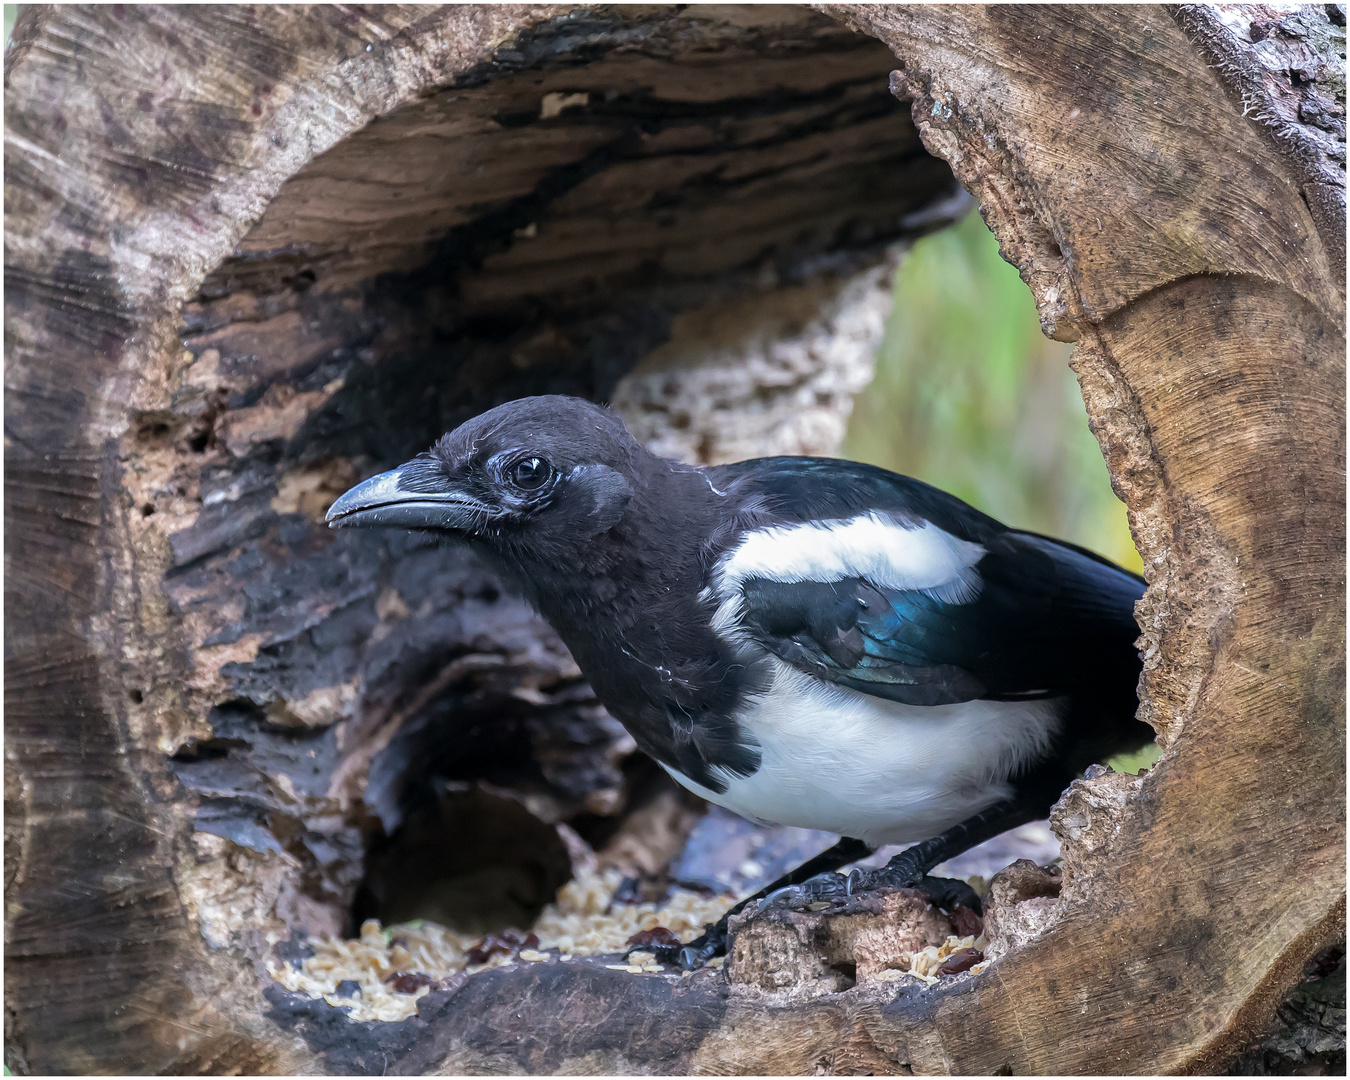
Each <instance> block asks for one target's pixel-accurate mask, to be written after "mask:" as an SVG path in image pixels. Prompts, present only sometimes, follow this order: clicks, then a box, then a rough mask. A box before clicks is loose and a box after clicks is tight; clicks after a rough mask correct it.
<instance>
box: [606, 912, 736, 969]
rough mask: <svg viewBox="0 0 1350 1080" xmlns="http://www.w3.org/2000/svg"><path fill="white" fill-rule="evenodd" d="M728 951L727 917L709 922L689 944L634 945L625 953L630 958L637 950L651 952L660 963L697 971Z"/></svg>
mask: <svg viewBox="0 0 1350 1080" xmlns="http://www.w3.org/2000/svg"><path fill="white" fill-rule="evenodd" d="M726 951H727V921H726V919H725V918H723V919H720V920H719V921H717V922H715V923H709V924H708V925H707V926H705V927H704V928H703V933H701V934H700V935H699V936H698V937H696V938H694V940H693V941H691V942H689V943H688V944H671V945H663V944H652V945H634V946H633V947H632V948H630V949H628V950H627V951H626V952H625V953H624V954H623V955H624V959H625V960H626V959H628V957H629V956H630V955H632V954H633V953H635V952H649V953H651V954H652V955H653V956H655V957H656V962H657V963H658V964H664V965H670V966H672V967H678V968H679V969H680V970H681V971H697V970H698V969H699V968H701V967H705V966H707V964H708V962H709V961H710V960H712V959H713V958H714V957H718V956H723V955H725V954H726Z"/></svg>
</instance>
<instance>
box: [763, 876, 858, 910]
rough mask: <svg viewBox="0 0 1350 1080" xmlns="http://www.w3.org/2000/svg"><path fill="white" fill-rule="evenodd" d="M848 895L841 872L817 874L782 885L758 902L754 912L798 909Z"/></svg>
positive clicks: (841, 898)
mask: <svg viewBox="0 0 1350 1080" xmlns="http://www.w3.org/2000/svg"><path fill="white" fill-rule="evenodd" d="M847 896H848V891H847V888H846V883H845V881H844V875H843V874H817V875H816V876H815V877H813V878H807V879H806V880H805V881H803V882H802V883H801V884H800V885H784V886H783V888H781V889H775V890H774V891H773V892H771V893H769V895H768V896H766V897H765V898H764V899H763V900H761V901H760V902H759V907H758V908H756V909H755V911H756V914H763V913H764V912H766V911H799V910H801V909H802V908H804V907H809V906H810V905H812V904H820V903H832V902H833V901H835V900H843V899H845V898H846V897H847Z"/></svg>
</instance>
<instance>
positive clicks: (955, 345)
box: [843, 212, 1143, 571]
mask: <svg viewBox="0 0 1350 1080" xmlns="http://www.w3.org/2000/svg"><path fill="white" fill-rule="evenodd" d="M1071 350H1072V346H1070V345H1064V344H1061V343H1059V342H1056V341H1050V340H1049V339H1048V338H1046V337H1045V336H1044V335H1043V334H1042V333H1041V328H1040V322H1039V320H1038V318H1037V315H1036V308H1035V305H1034V303H1033V302H1032V299H1031V291H1030V290H1029V289H1028V288H1027V286H1026V285H1025V284H1024V283H1023V282H1022V279H1021V278H1020V277H1019V276H1018V274H1017V271H1016V270H1015V269H1013V267H1012V266H1010V265H1009V264H1008V263H1006V262H1004V261H1003V259H1002V257H1001V256H1000V255H999V253H998V242H997V241H996V240H995V239H994V235H993V233H991V232H990V231H989V229H988V228H986V227H985V224H984V222H983V221H982V220H981V219H980V216H979V214H978V213H974V212H972V213H970V214H968V215H967V216H966V217H965V218H964V219H963V220H962V221H961V222H960V223H959V224H957V225H956V226H954V227H952V228H949V229H943V230H942V231H941V232H937V233H933V234H932V235H931V236H926V237H924V238H923V239H922V240H919V241H918V242H917V243H916V244H915V245H914V248H913V250H912V251H911V252H910V253H909V255H908V256H907V257H906V258H905V259H904V260H903V261H902V262H901V264H900V269H899V271H898V272H897V273H896V276H895V307H894V309H893V311H892V313H891V317H890V322H889V323H888V324H887V327H886V336H885V339H884V340H883V342H882V345H881V349H880V351H879V352H878V354H877V371H876V377H875V378H874V379H873V381H872V384H871V386H870V387H868V389H867V390H865V391H864V392H863V393H862V394H860V395H859V396H858V401H857V403H856V405H855V407H854V411H853V417H852V419H851V421H850V423H849V429H848V435H847V438H846V439H845V443H844V449H843V455H844V456H845V457H850V458H853V459H855V460H857V461H867V462H871V463H872V464H874V465H881V466H884V467H885V468H888V469H893V470H894V471H896V472H900V473H905V474H907V475H909V476H914V477H917V478H918V479H920V480H925V481H927V482H928V483H930V484H933V485H934V486H936V487H940V488H942V489H943V490H944V491H949V492H951V493H952V494H953V495H956V496H958V497H959V498H961V499H964V500H965V501H966V502H968V503H970V504H971V505H972V506H976V507H978V508H979V509H981V510H983V511H985V513H988V514H992V515H993V516H994V517H996V518H998V519H999V520H1000V521H1003V522H1006V523H1007V524H1009V525H1014V526H1017V527H1019V528H1024V529H1031V530H1033V531H1035V532H1041V533H1047V534H1049V535H1051V536H1056V537H1059V538H1061V539H1064V540H1071V541H1073V542H1075V543H1078V544H1082V545H1083V546H1084V547H1087V548H1090V549H1092V550H1093V551H1096V552H1100V553H1101V554H1102V555H1105V556H1107V557H1108V558H1111V559H1114V560H1115V561H1116V562H1118V563H1120V564H1121V565H1122V566H1126V567H1128V568H1130V569H1131V570H1135V571H1140V570H1142V569H1143V564H1142V562H1141V561H1140V559H1139V554H1138V552H1136V551H1135V549H1134V543H1133V541H1132V540H1131V539H1130V530H1129V525H1128V523H1127V521H1126V517H1125V506H1124V504H1123V503H1121V502H1120V500H1118V499H1117V498H1116V497H1115V494H1114V493H1113V492H1112V490H1111V484H1110V480H1109V477H1108V475H1107V471H1106V462H1105V461H1104V460H1103V458H1102V453H1101V450H1100V448H1099V447H1098V445H1097V440H1096V438H1095V437H1094V436H1093V435H1092V433H1091V432H1090V431H1089V430H1088V425H1087V412H1086V410H1085V408H1084V406H1083V399H1082V396H1081V395H1080V394H1079V391H1078V383H1077V381H1076V380H1075V379H1074V376H1073V372H1072V371H1070V370H1069V365H1068V361H1069V355H1070V352H1071Z"/></svg>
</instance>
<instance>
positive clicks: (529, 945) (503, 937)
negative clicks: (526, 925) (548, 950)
mask: <svg viewBox="0 0 1350 1080" xmlns="http://www.w3.org/2000/svg"><path fill="white" fill-rule="evenodd" d="M538 944H539V939H538V938H537V937H536V936H535V935H534V934H522V933H521V932H520V931H519V930H513V929H511V928H509V927H508V928H507V929H505V930H498V931H496V932H494V933H491V934H488V935H487V937H485V938H483V940H482V941H480V942H479V943H478V944H477V945H475V946H474V947H473V948H472V949H470V950H469V951H468V952H467V953H465V954H464V955H465V959H466V960H468V961H469V963H471V964H486V963H487V962H488V961H489V960H491V959H492V958H493V957H494V956H510V955H511V954H512V953H514V952H517V951H518V950H520V949H533V948H534V947H535V946H537V945H538Z"/></svg>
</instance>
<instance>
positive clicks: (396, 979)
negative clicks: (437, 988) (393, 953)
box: [384, 971, 436, 994]
mask: <svg viewBox="0 0 1350 1080" xmlns="http://www.w3.org/2000/svg"><path fill="white" fill-rule="evenodd" d="M384 981H385V982H387V983H388V984H389V987H390V989H391V990H393V991H394V993H396V994H415V993H417V991H419V990H420V989H422V987H424V986H430V985H431V984H432V983H434V982H435V981H436V980H435V979H433V978H432V977H431V976H430V975H428V974H427V973H426V972H425V971H396V972H394V973H393V974H392V975H390V976H389V978H387V979H385V980H384Z"/></svg>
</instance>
